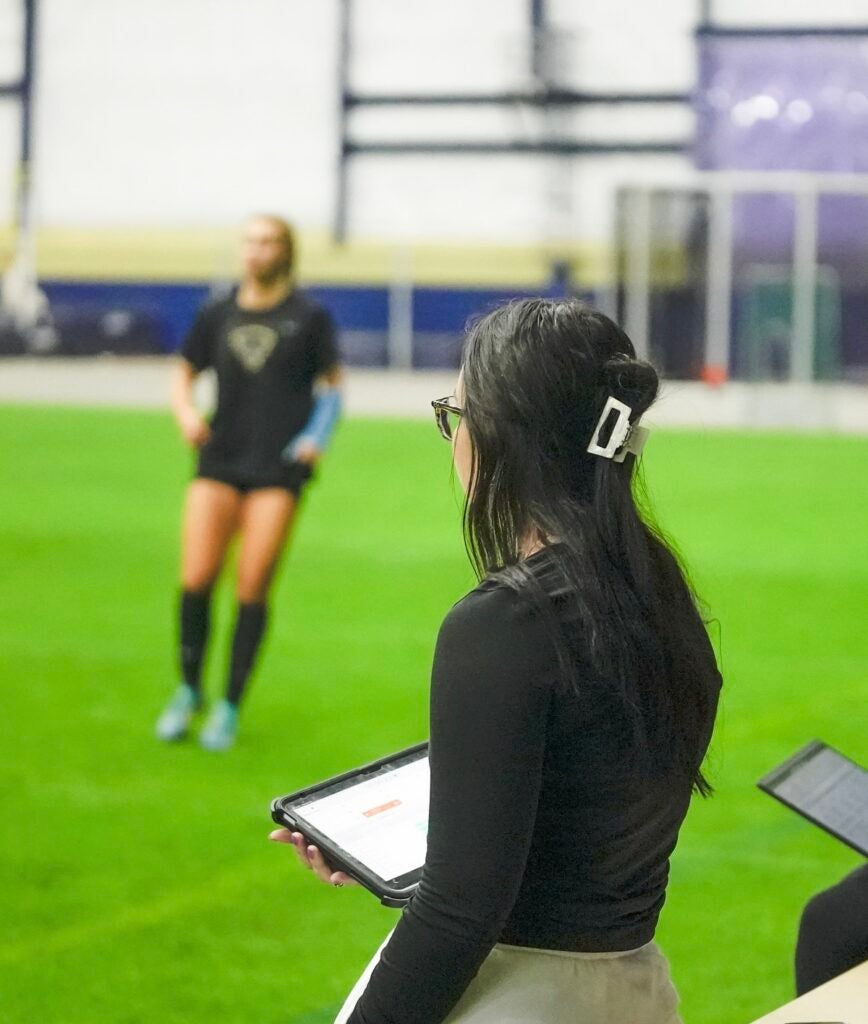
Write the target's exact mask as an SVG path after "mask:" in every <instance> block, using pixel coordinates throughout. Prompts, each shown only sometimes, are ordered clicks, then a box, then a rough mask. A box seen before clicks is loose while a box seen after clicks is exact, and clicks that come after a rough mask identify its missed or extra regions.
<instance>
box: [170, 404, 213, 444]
mask: <svg viewBox="0 0 868 1024" xmlns="http://www.w3.org/2000/svg"><path fill="white" fill-rule="evenodd" d="M178 426H179V427H180V428H181V435H182V436H183V438H184V440H185V441H186V442H187V444H188V445H190V447H191V448H201V447H202V445H203V444H205V443H206V441H207V440H208V438H209V437H210V436H211V428H210V427H209V426H208V424H207V422H206V421H205V420H204V419H203V417H202V415H201V413H200V412H199V411H198V409H193V408H187V409H184V410H183V412H181V413H180V414H179V416H178Z"/></svg>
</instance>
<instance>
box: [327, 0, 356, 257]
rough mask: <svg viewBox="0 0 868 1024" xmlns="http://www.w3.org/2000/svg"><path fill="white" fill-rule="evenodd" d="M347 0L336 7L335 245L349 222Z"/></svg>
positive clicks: (350, 39) (343, 236) (342, 238)
mask: <svg viewBox="0 0 868 1024" xmlns="http://www.w3.org/2000/svg"><path fill="white" fill-rule="evenodd" d="M352 14H353V12H352V8H351V0H340V3H339V4H338V52H337V61H338V67H337V79H338V93H339V95H338V155H337V181H336V187H335V214H334V224H333V229H332V234H333V235H334V238H335V241H337V242H343V241H344V240H345V239H346V237H347V221H348V219H349V195H348V190H349V181H348V177H349V167H348V160H349V157H350V149H349V140H348V138H347V128H348V125H347V120H348V114H349V110H350V106H351V103H350V94H349V76H350V56H351V42H352V36H351V19H352Z"/></svg>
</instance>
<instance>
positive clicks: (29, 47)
mask: <svg viewBox="0 0 868 1024" xmlns="http://www.w3.org/2000/svg"><path fill="white" fill-rule="evenodd" d="M36 5H37V0H22V9H23V11H24V38H23V50H24V52H23V58H24V59H23V61H22V67H21V77H20V78H19V79H18V81H17V82H4V83H0V99H17V100H18V101H19V103H20V105H21V117H20V128H19V153H18V168H19V169H18V186H17V193H16V197H15V226H16V227H17V228H20V227H21V226H22V225H23V224H24V220H25V216H26V207H27V200H28V192H29V188H30V161H31V157H32V152H33V88H34V82H35V69H36V13H37V11H36Z"/></svg>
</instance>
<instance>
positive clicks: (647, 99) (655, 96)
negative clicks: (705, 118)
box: [346, 87, 691, 108]
mask: <svg viewBox="0 0 868 1024" xmlns="http://www.w3.org/2000/svg"><path fill="white" fill-rule="evenodd" d="M690 102H691V94H690V93H689V92H636V93H631V92H582V91H580V90H577V89H560V88H554V87H552V88H549V89H543V90H541V91H538V92H528V91H526V90H525V91H507V92H493V93H472V92H469V93H464V92H455V93H413V92H408V93H375V92H374V93H348V94H347V97H346V104H347V106H348V107H350V108H352V107H409V106H413V107H496V106H518V105H524V106H529V107H578V106H595V105H598V104H599V105H601V106H620V105H624V104H629V103H635V104H641V105H642V106H653V105H659V104H665V103H673V104H685V103H690Z"/></svg>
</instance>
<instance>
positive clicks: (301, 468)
mask: <svg viewBox="0 0 868 1024" xmlns="http://www.w3.org/2000/svg"><path fill="white" fill-rule="evenodd" d="M196 476H197V477H201V478H202V479H205V480H217V481H218V482H219V483H221V484H228V485H229V486H230V487H234V488H235V490H236V491H239V492H240V493H241V494H247V493H249V492H250V491H258V490H261V489H262V488H264V487H282V488H283V489H284V490H285V491H289V492H290V493H291V494H294V495H295V496H296V497H297V498H298V497H300V496H301V492H302V491H303V490H304V488H305V485H306V484H308V483H309V482H310V480H311V479H312V478H313V467H312V466H308V465H307V464H306V463H304V462H277V463H275V464H274V465H273V466H271V467H270V468H268V469H266V470H261V469H259V470H255V471H254V470H245V469H242V468H239V467H238V466H233V465H230V464H228V463H226V462H223V461H222V460H221V459H219V458H215V457H214V456H213V455H210V454H209V453H208V452H207V451H203V452H200V454H199V463H198V466H197V468H196Z"/></svg>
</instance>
